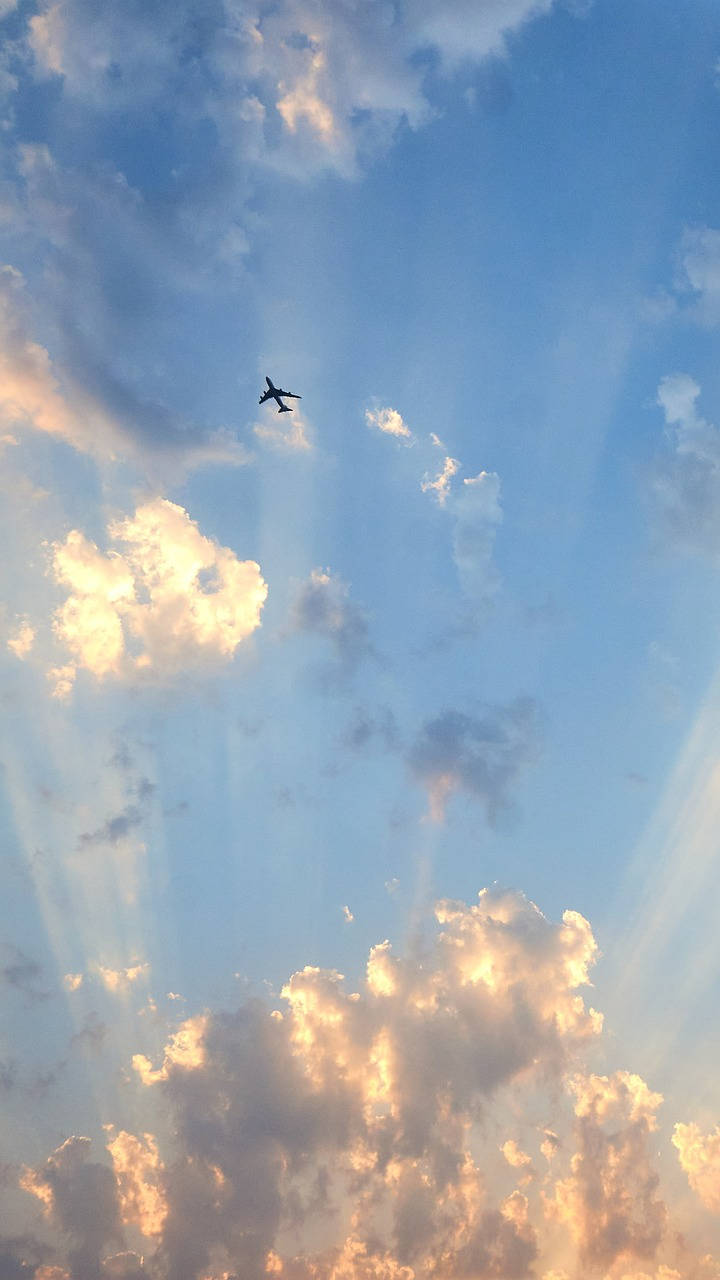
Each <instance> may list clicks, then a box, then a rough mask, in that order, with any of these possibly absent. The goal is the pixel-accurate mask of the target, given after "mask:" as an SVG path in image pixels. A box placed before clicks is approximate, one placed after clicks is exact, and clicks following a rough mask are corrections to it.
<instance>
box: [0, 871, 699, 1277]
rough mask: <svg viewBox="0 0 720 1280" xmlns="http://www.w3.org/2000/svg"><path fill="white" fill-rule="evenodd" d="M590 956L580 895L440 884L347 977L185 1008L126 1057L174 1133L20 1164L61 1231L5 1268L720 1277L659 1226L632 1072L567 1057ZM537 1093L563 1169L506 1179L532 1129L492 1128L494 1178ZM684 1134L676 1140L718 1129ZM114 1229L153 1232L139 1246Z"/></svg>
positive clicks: (654, 1100) (592, 1035)
mask: <svg viewBox="0 0 720 1280" xmlns="http://www.w3.org/2000/svg"><path fill="white" fill-rule="evenodd" d="M596 958H597V946H596V943H595V940H594V938H593V934H592V930H591V928H590V925H589V923H588V922H587V921H586V920H585V919H584V918H583V917H582V916H580V915H579V914H578V913H576V912H573V911H566V912H565V913H564V915H563V918H562V920H561V921H560V922H557V923H556V922H553V921H551V920H548V919H547V918H546V917H545V916H544V915H543V914H542V913H541V912H540V911H539V909H538V908H537V907H536V906H535V905H534V904H533V903H532V902H530V901H528V900H527V899H526V898H525V897H523V896H522V895H521V894H519V893H517V892H515V891H511V890H501V889H498V888H493V889H485V890H483V891H482V892H481V893H480V894H479V895H478V899H477V902H476V903H474V904H468V903H465V902H461V901H451V900H442V901H440V902H438V903H437V904H436V907H435V924H434V927H433V928H432V930H426V931H425V932H424V937H423V942H422V945H421V946H420V945H417V944H416V945H413V946H411V947H410V949H409V950H408V951H407V952H406V953H405V954H402V953H396V952H395V951H394V949H393V947H392V946H391V944H390V942H389V941H384V942H380V943H378V944H377V945H376V946H374V947H373V948H372V949H371V951H370V954H369V957H368V962H367V968H366V973H365V978H364V980H363V981H362V982H360V983H359V985H358V986H357V987H356V988H355V989H353V988H352V987H351V986H349V985H348V984H346V982H345V980H344V979H343V977H342V975H340V974H339V973H337V972H336V971H334V970H329V969H320V968H317V967H313V966H308V967H306V968H304V969H302V970H299V971H298V972H296V973H294V974H293V975H292V976H291V977H290V979H289V980H288V982H287V983H286V984H285V986H284V987H283V989H282V993H281V997H280V1000H279V1005H280V1007H278V1008H273V1007H272V1006H268V1005H267V1004H266V1003H264V1002H261V1001H260V1000H249V1001H247V1002H246V1003H244V1004H243V1005H242V1006H241V1008H240V1009H238V1010H237V1012H235V1013H228V1012H220V1013H217V1012H209V1011H206V1012H204V1013H202V1014H197V1015H195V1016H193V1017H191V1018H188V1019H185V1021H183V1022H181V1023H180V1024H179V1025H178V1026H177V1027H176V1029H175V1030H174V1031H173V1032H172V1033H171V1034H170V1035H169V1036H168V1039H167V1044H166V1047H165V1050H164V1053H163V1054H162V1059H161V1062H160V1065H158V1066H156V1067H154V1066H153V1065H152V1063H151V1062H150V1060H149V1059H148V1058H146V1057H145V1056H144V1055H142V1054H136V1055H135V1056H134V1059H133V1065H134V1068H135V1072H136V1077H137V1081H138V1084H139V1085H140V1086H144V1087H145V1088H147V1089H152V1090H153V1092H152V1093H149V1094H148V1093H144V1092H143V1100H144V1103H145V1105H147V1104H148V1102H149V1101H151V1100H152V1099H153V1097H154V1099H155V1102H156V1106H157V1107H158V1111H159V1113H160V1114H162V1116H163V1130H165V1132H166V1133H169V1134H171V1135H172V1138H171V1140H170V1139H168V1138H166V1139H165V1140H163V1138H162V1137H160V1135H158V1137H155V1135H154V1134H150V1133H142V1132H141V1133H133V1132H130V1131H128V1130H127V1129H124V1128H121V1127H115V1126H111V1125H106V1126H105V1128H106V1133H107V1136H106V1146H107V1155H108V1158H109V1161H110V1162H111V1163H110V1164H109V1165H100V1164H94V1163H92V1162H91V1160H90V1142H89V1140H88V1139H87V1138H70V1139H68V1141H67V1142H66V1143H64V1144H63V1146H61V1147H59V1148H58V1150H57V1151H55V1152H54V1153H53V1155H52V1156H51V1157H50V1159H49V1160H48V1161H47V1162H46V1163H45V1164H44V1165H41V1166H37V1167H35V1168H25V1169H24V1170H23V1171H22V1174H21V1185H22V1186H23V1187H24V1189H25V1190H26V1191H28V1192H30V1193H31V1194H32V1195H34V1196H35V1197H36V1199H37V1200H38V1201H39V1203H40V1206H41V1208H42V1211H43V1213H44V1215H45V1217H46V1219H47V1225H48V1228H49V1227H51V1226H52V1224H53V1223H54V1224H55V1225H56V1226H57V1227H58V1228H59V1229H60V1232H61V1233H62V1234H64V1235H65V1236H66V1237H67V1244H68V1248H67V1250H66V1251H61V1250H60V1249H59V1248H58V1247H55V1248H52V1247H46V1248H45V1253H44V1254H43V1253H42V1251H41V1250H40V1248H39V1246H37V1245H36V1244H33V1242H32V1241H31V1240H30V1238H27V1239H25V1238H23V1239H20V1238H18V1240H16V1241H14V1242H12V1248H10V1245H8V1250H7V1252H8V1258H9V1262H8V1268H7V1270H8V1275H9V1276H11V1277H13V1280H15V1277H16V1276H18V1277H19V1276H27V1277H28V1278H29V1277H30V1276H31V1275H32V1274H33V1273H34V1272H36V1268H37V1266H38V1265H39V1264H41V1263H42V1265H45V1266H47V1267H52V1266H56V1267H58V1268H59V1269H60V1275H62V1277H63V1280H66V1276H67V1277H68V1280H69V1278H70V1277H71V1278H72V1280H101V1278H102V1277H104V1276H107V1277H115V1278H116V1280H120V1278H122V1280H145V1277H146V1276H147V1275H152V1276H153V1278H154V1280H210V1277H212V1278H213V1280H219V1278H220V1277H222V1276H225V1277H227V1278H228V1280H230V1278H231V1277H235V1276H242V1277H243V1280H266V1278H267V1277H268V1276H271V1277H277V1278H279V1280H421V1278H422V1280H425V1278H426V1277H437V1278H438V1280H440V1278H442V1280H470V1278H471V1277H472V1280H500V1277H502V1278H503V1280H531V1277H533V1276H542V1277H543V1280H569V1277H571V1276H572V1277H575V1276H580V1275H588V1274H597V1275H598V1276H602V1277H603V1280H679V1277H682V1280H718V1275H719V1274H720V1272H719V1268H718V1263H717V1262H716V1261H715V1260H714V1259H712V1258H711V1257H709V1256H708V1257H705V1258H697V1257H694V1256H693V1255H692V1253H691V1251H690V1250H689V1249H688V1247H687V1245H686V1244H685V1242H684V1241H683V1240H682V1239H681V1238H680V1236H678V1235H677V1233H675V1232H673V1233H666V1230H665V1229H666V1219H667V1213H666V1209H665V1206H664V1204H663V1202H662V1200H661V1199H660V1196H659V1188H658V1178H657V1175H656V1173H655V1171H654V1169H653V1167H652V1163H651V1156H652V1154H654V1153H653V1152H652V1151H651V1144H652V1146H653V1147H654V1145H655V1141H656V1140H653V1139H654V1133H655V1130H656V1112H657V1109H658V1107H659V1104H660V1102H661V1099H660V1096H659V1095H658V1094H656V1093H654V1092H653V1091H652V1090H651V1089H649V1088H648V1086H647V1085H646V1084H645V1083H644V1081H643V1080H642V1079H641V1078H640V1077H639V1076H637V1075H633V1074H632V1073H629V1072H622V1071H618V1072H615V1073H614V1074H612V1075H608V1076H602V1075H598V1074H592V1073H585V1072H582V1071H581V1070H579V1069H578V1063H579V1056H580V1054H581V1053H582V1051H583V1049H584V1048H586V1047H587V1048H589V1047H590V1046H592V1045H593V1044H594V1043H596V1042H597V1037H598V1035H599V1032H600V1029H601V1018H600V1016H599V1015H598V1014H596V1013H595V1012H594V1011H593V1010H592V1008H588V1007H587V1005H586V1002H585V999H584V997H583V994H582V990H581V989H582V988H583V987H585V986H587V985H588V984H589V980H590V974H591V970H592V967H593V964H594V962H595V960H596ZM561 1080H565V1082H566V1085H567V1088H566V1090H564V1091H563V1090H562V1089H559V1088H558V1084H559V1083H560V1081H561ZM548 1086H549V1088H548ZM538 1090H541V1091H542V1094H539V1093H538ZM540 1096H544V1098H545V1100H546V1103H548V1104H551V1105H552V1106H553V1107H554V1108H555V1111H556V1112H557V1122H558V1128H559V1129H561V1131H563V1132H565V1130H566V1129H567V1128H568V1127H569V1126H568V1120H569V1121H570V1122H571V1123H572V1125H573V1127H574V1141H573V1142H572V1143H570V1142H568V1143H564V1144H563V1148H560V1145H559V1141H558V1139H557V1137H556V1135H555V1133H554V1131H553V1130H550V1129H546V1130H545V1131H544V1138H543V1145H545V1144H549V1146H550V1147H551V1154H553V1155H557V1158H558V1160H563V1161H564V1160H565V1159H566V1155H565V1153H566V1152H568V1154H569V1156H570V1159H569V1164H568V1165H566V1167H565V1169H564V1170H563V1171H562V1176H559V1177H556V1180H555V1182H554V1185H553V1184H549V1179H546V1181H545V1187H546V1188H548V1190H547V1191H546V1192H545V1194H541V1193H540V1192H539V1191H538V1190H536V1189H535V1188H534V1187H533V1186H532V1181H529V1182H528V1183H527V1188H526V1190H527V1194H525V1193H524V1192H523V1191H522V1190H520V1189H519V1188H518V1187H517V1185H515V1186H514V1187H513V1184H512V1181H511V1179H513V1180H516V1179H517V1178H518V1176H519V1177H520V1178H521V1179H522V1178H523V1177H525V1178H527V1177H528V1173H529V1171H530V1170H531V1169H532V1165H531V1163H530V1161H531V1155H530V1151H534V1145H533V1144H534V1143H535V1142H536V1141H537V1137H536V1136H533V1135H534V1127H532V1128H529V1129H526V1130H525V1131H524V1140H523V1143H522V1146H521V1144H520V1141H519V1140H518V1139H517V1138H515V1137H513V1138H508V1139H507V1140H506V1141H505V1142H504V1143H503V1146H502V1148H501V1150H502V1152H503V1156H504V1173H503V1166H502V1165H501V1164H500V1162H499V1159H498V1151H497V1145H496V1144H497V1138H496V1134H497V1133H498V1124H501V1125H502V1128H501V1129H500V1130H499V1131H500V1132H503V1131H504V1132H507V1131H508V1127H509V1123H513V1121H512V1120H511V1119H510V1118H511V1117H514V1123H517V1117H518V1115H519V1114H522V1113H523V1110H524V1108H523V1106H522V1100H523V1097H526V1098H527V1100H528V1103H529V1104H530V1105H529V1107H528V1112H527V1113H528V1114H531V1113H532V1112H535V1113H536V1110H537V1102H538V1098H539V1097H540ZM531 1099H532V1102H531ZM568 1112H571V1115H570V1116H568V1115H567V1113H568ZM678 1134H679V1137H680V1140H681V1141H680V1144H679V1145H680V1146H682V1148H683V1150H686V1151H691V1150H693V1149H694V1148H697V1146H698V1143H699V1144H700V1148H701V1149H702V1150H703V1151H705V1152H707V1151H710V1149H711V1147H712V1146H714V1143H712V1142H711V1141H710V1140H708V1139H705V1138H703V1137H702V1135H700V1134H699V1133H698V1132H697V1131H696V1130H695V1129H694V1128H693V1127H692V1126H682V1127H679V1128H678ZM713 1137H714V1136H713V1135H711V1139H712V1138H713ZM676 1145H677V1144H676ZM525 1148H529V1150H526V1149H525ZM694 1163H695V1164H696V1165H697V1163H698V1160H697V1157H694ZM123 1229H125V1230H127V1231H128V1233H130V1232H138V1233H140V1235H142V1236H143V1237H144V1238H145V1240H146V1241H147V1242H148V1248H149V1249H150V1250H151V1252H152V1257H151V1260H150V1261H149V1262H148V1263H147V1264H145V1263H143V1260H142V1258H141V1256H140V1254H139V1253H138V1252H131V1251H128V1247H127V1244H126V1243H125V1242H124V1241H123V1239H122V1235H121V1232H122V1230H123ZM565 1232H566V1233H567V1235H565V1234H564V1233H565ZM135 1247H136V1248H137V1244H136V1245H135ZM573 1247H574V1249H576V1251H577V1256H575V1255H574V1253H573ZM113 1250H115V1251H113ZM558 1251H559V1252H558ZM2 1256H3V1255H2V1249H1V1248H0V1258H2ZM558 1263H562V1265H558ZM12 1268H14V1270H13V1269H12ZM66 1269H67V1270H66ZM37 1274H41V1273H36V1280H37ZM51 1277H52V1280H59V1277H57V1276H55V1275H53V1274H52V1272H51V1271H50V1272H48V1276H47V1278H46V1280H51Z"/></svg>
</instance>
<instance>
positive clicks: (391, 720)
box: [342, 707, 399, 751]
mask: <svg viewBox="0 0 720 1280" xmlns="http://www.w3.org/2000/svg"><path fill="white" fill-rule="evenodd" d="M342 742H343V746H346V747H349V748H350V749H351V750H352V751H363V750H364V749H365V748H366V747H368V746H369V745H370V744H371V743H374V742H379V743H380V744H381V745H382V746H383V747H384V748H385V750H386V751H395V750H396V749H397V747H398V745H399V732H398V726H397V721H396V719H395V716H394V715H393V713H392V711H391V709H390V707H382V708H378V710H377V711H376V712H375V714H374V715H373V714H371V713H370V712H369V711H366V710H365V709H364V708H363V707H356V708H355V711H354V713H353V718H352V720H351V721H350V724H349V725H348V727H347V729H346V730H345V732H344V734H343V736H342Z"/></svg>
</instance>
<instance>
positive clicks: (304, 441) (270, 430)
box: [253, 409, 313, 453]
mask: <svg viewBox="0 0 720 1280" xmlns="http://www.w3.org/2000/svg"><path fill="white" fill-rule="evenodd" d="M253 432H254V434H255V435H256V436H257V438H258V440H259V441H260V443H261V444H264V445H268V446H269V447H270V448H271V449H275V450H277V451H279V452H280V453H309V452H310V450H311V449H312V447H313V445H312V441H311V438H310V434H309V427H308V425H307V423H306V422H305V420H304V418H303V416H302V414H301V413H300V411H299V410H298V409H295V410H293V418H292V421H291V422H290V423H289V424H288V425H287V426H286V425H285V424H283V426H272V425H268V424H267V423H265V422H257V423H256V424H255V426H254V427H253Z"/></svg>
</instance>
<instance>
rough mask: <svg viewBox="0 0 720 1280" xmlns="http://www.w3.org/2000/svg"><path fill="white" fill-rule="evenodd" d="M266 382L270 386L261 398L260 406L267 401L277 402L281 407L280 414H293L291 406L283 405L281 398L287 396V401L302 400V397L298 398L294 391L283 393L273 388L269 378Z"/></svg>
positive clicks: (277, 388)
mask: <svg viewBox="0 0 720 1280" xmlns="http://www.w3.org/2000/svg"><path fill="white" fill-rule="evenodd" d="M265 381H266V382H267V384H268V389H267V391H266V392H265V394H264V395H263V396H261V397H260V399H259V401H258V404H264V403H265V401H266V400H277V403H278V405H279V406H280V407H279V409H278V413H292V407H291V405H289V404H283V402H282V400H281V399H280V397H281V396H285V399H286V400H302V396H296V395H295V392H294V391H281V390H280V388H279V387H274V386H273V384H272V382H271V381H270V379H269V378H266V379H265Z"/></svg>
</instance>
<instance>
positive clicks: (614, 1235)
mask: <svg viewBox="0 0 720 1280" xmlns="http://www.w3.org/2000/svg"><path fill="white" fill-rule="evenodd" d="M569 1087H570V1090H571V1092H572V1093H573V1095H574V1097H575V1116H576V1136H577V1143H578V1147H577V1151H576V1153H575V1155H574V1156H573V1159H572V1172H571V1174H570V1176H569V1177H567V1178H565V1179H562V1180H560V1181H558V1182H557V1183H556V1185H555V1192H554V1202H553V1208H554V1211H555V1213H556V1214H557V1216H558V1218H559V1219H560V1220H561V1221H562V1222H564V1223H566V1224H567V1225H568V1227H569V1228H570V1231H571V1232H572V1234H573V1236H574V1238H575V1240H576V1241H577V1242H578V1245H579V1248H580V1257H581V1260H583V1261H584V1262H585V1263H587V1264H588V1265H589V1266H590V1267H606V1268H608V1267H610V1266H612V1264H613V1263H615V1262H617V1261H625V1262H626V1263H627V1262H629V1261H630V1260H631V1259H632V1258H633V1257H635V1258H648V1259H652V1258H654V1256H655V1254H656V1251H657V1248H658V1245H659V1244H660V1241H661V1239H662V1237H663V1233H664V1230H665V1225H666V1218H667V1210H666V1207H665V1205H664V1203H663V1201H662V1200H661V1199H660V1197H659V1195H658V1186H659V1178H658V1175H657V1172H656V1171H655V1169H654V1167H653V1165H652V1160H651V1152H650V1144H649V1138H650V1135H651V1134H652V1133H653V1132H654V1130H655V1129H656V1128H657V1121H656V1118H655V1112H656V1111H657V1108H658V1106H659V1105H660V1103H661V1102H662V1097H661V1095H660V1094H657V1093H653V1092H652V1091H651V1090H650V1089H648V1087H647V1085H646V1084H645V1082H644V1081H643V1080H642V1079H641V1078H640V1076H637V1075H632V1074H631V1073H629V1072H626V1071H617V1072H615V1074H614V1075H613V1076H598V1075H587V1076H582V1075H576V1076H574V1077H572V1078H571V1080H570V1082H569Z"/></svg>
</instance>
